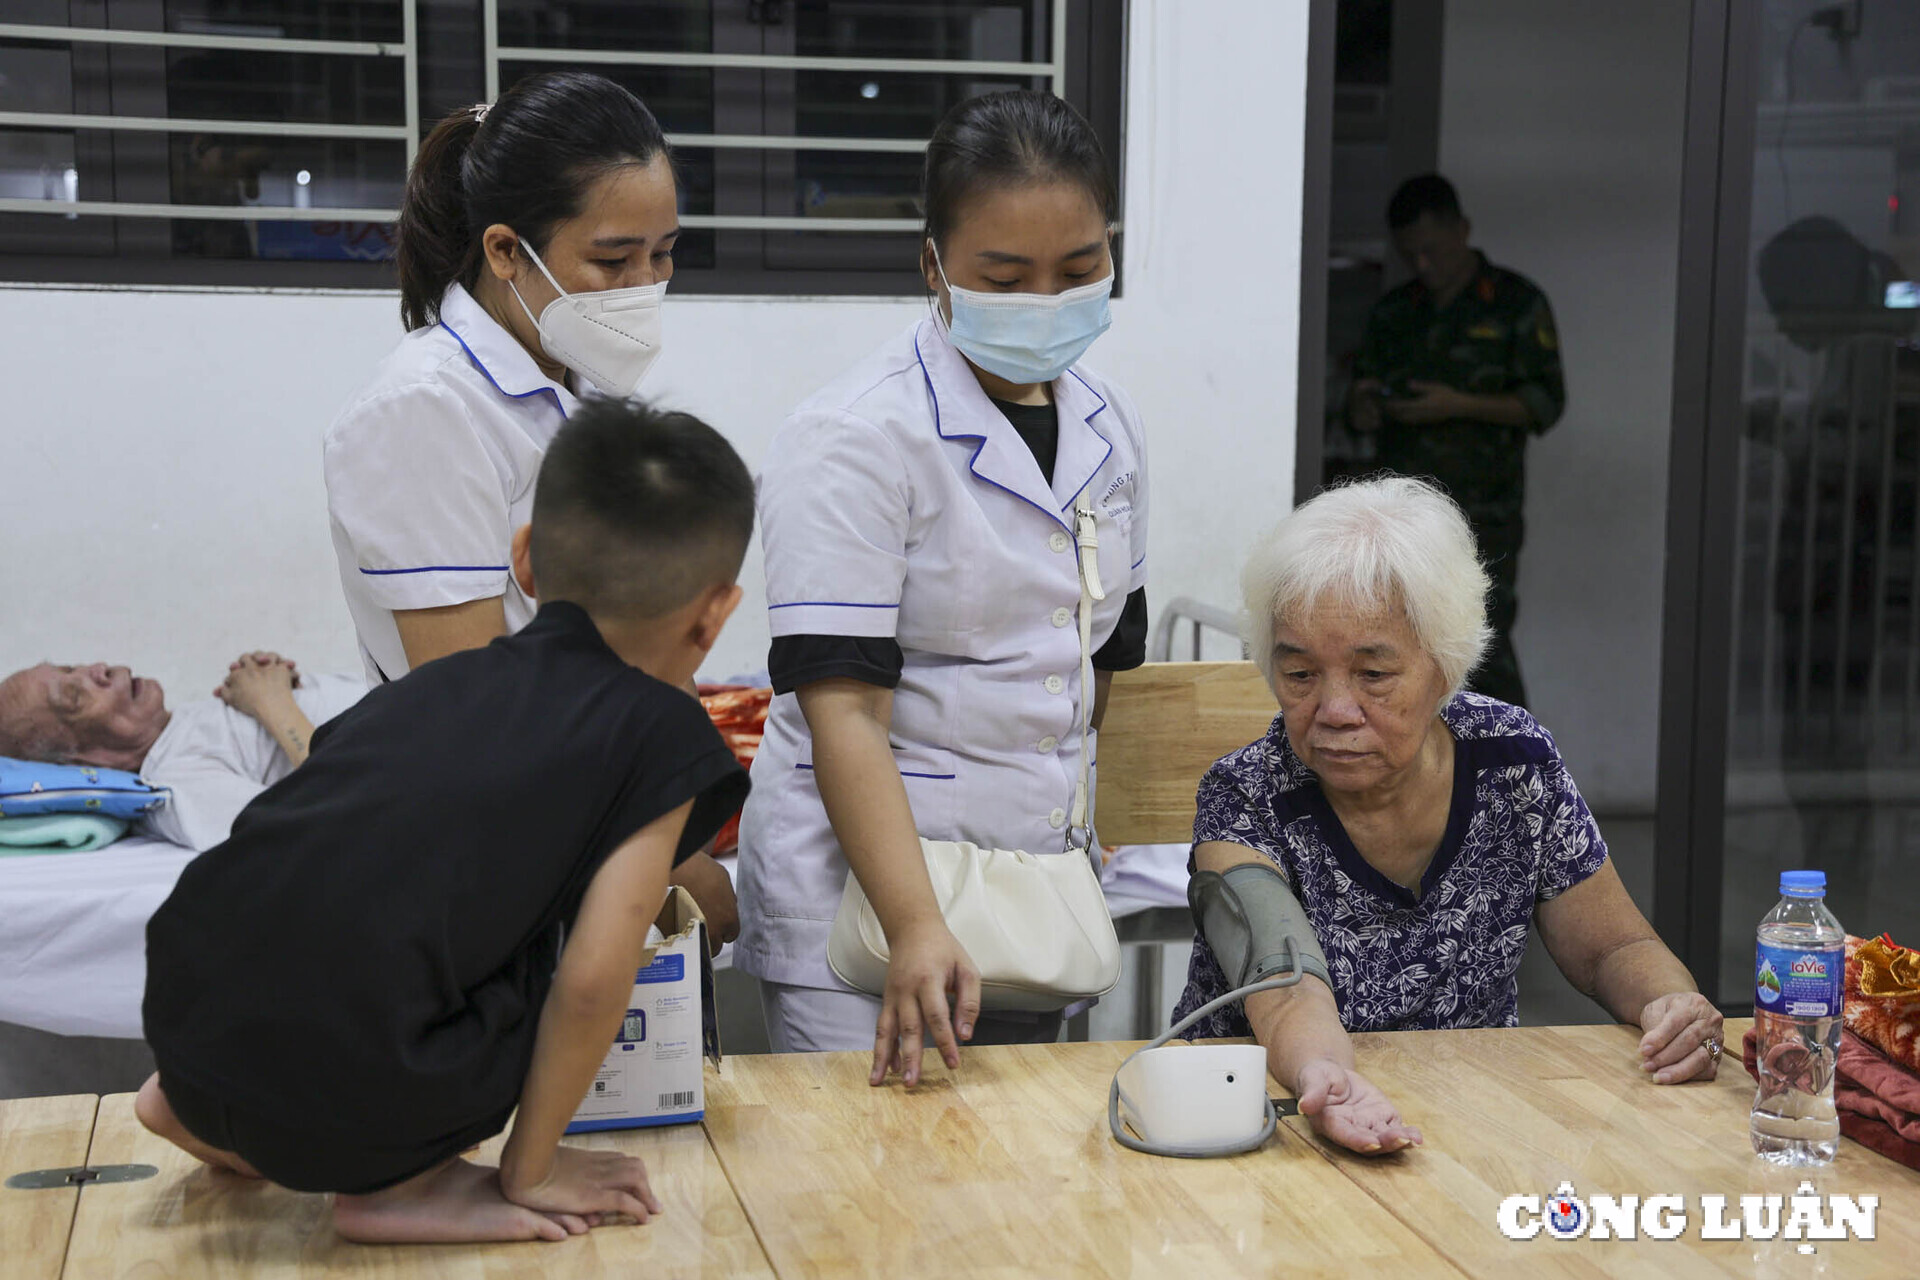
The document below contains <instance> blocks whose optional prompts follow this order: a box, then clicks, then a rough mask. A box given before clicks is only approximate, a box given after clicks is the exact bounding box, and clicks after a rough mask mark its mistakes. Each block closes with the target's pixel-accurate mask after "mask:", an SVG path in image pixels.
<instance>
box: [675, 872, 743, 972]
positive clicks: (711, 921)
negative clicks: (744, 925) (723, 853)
mask: <svg viewBox="0 0 1920 1280" xmlns="http://www.w3.org/2000/svg"><path fill="white" fill-rule="evenodd" d="M669 881H670V883H673V884H677V885H679V886H680V887H681V888H682V889H685V890H686V891H687V892H688V893H690V894H692V895H693V900H694V902H696V903H697V904H699V907H700V914H701V915H703V916H705V917H706V918H707V946H708V948H709V949H710V950H711V951H712V952H713V954H714V955H719V954H720V948H721V947H723V946H725V945H726V944H727V943H729V942H732V941H733V940H734V939H735V938H737V937H739V936H740V904H739V903H738V902H737V901H736V900H735V898H734V896H733V881H732V880H731V879H730V878H728V876H727V869H726V868H725V867H723V866H721V865H720V864H719V863H718V862H715V861H714V860H713V857H712V855H710V854H708V853H706V852H704V851H702V852H700V853H696V854H694V855H693V856H692V857H690V858H688V859H687V860H686V861H685V862H683V863H681V864H680V865H679V866H677V867H675V868H674V869H673V874H672V876H670V877H669Z"/></svg>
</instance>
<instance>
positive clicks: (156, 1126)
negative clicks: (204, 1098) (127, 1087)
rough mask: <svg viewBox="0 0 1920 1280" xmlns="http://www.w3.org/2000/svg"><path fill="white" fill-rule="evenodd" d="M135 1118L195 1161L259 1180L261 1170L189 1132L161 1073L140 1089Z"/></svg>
mask: <svg viewBox="0 0 1920 1280" xmlns="http://www.w3.org/2000/svg"><path fill="white" fill-rule="evenodd" d="M133 1114H134V1115H135V1116H136V1117H137V1118H138V1119H139V1121H140V1123H141V1124H143V1125H145V1126H146V1127H147V1129H148V1130H149V1131H150V1132H152V1133H155V1134H158V1135H159V1136H160V1137H162V1138H165V1139H166V1140H167V1141H168V1142H171V1143H172V1144H173V1145H174V1146H176V1147H179V1148H180V1149H181V1150H182V1151H184V1152H186V1153H187V1154H188V1155H190V1156H192V1157H193V1158H194V1159H196V1160H203V1161H205V1162H206V1163H207V1164H210V1165H212V1166H214V1167H215V1168H217V1169H225V1170H227V1171H228V1172H230V1173H237V1174H239V1175H240V1176H241V1177H243V1178H258V1177H259V1176H260V1171H259V1170H258V1169H256V1168H254V1167H253V1166H252V1165H250V1164H248V1163H247V1162H246V1161H245V1160H242V1159H241V1158H240V1157H239V1156H237V1155H235V1154H234V1153H233V1152H231V1151H222V1150H220V1148H218V1147H215V1146H210V1145H208V1144H207V1143H204V1142H202V1141H200V1139H198V1138H196V1137H194V1136H193V1134H191V1133H190V1132H188V1131H187V1126H185V1125H184V1124H181V1123H180V1117H179V1116H176V1115H175V1114H173V1104H172V1103H170V1102H168V1101H167V1095H166V1094H165V1093H164V1092H162V1091H161V1088H160V1073H159V1072H158V1071H156V1072H154V1073H153V1074H152V1075H150V1076H148V1077H147V1082H146V1083H145V1084H143V1085H141V1086H140V1092H139V1094H138V1096H136V1097H135V1098H134V1100H133Z"/></svg>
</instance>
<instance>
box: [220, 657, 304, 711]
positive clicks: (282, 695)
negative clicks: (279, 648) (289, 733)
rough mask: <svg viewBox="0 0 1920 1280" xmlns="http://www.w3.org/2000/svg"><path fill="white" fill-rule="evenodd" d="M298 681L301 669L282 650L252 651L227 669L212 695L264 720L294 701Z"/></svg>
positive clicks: (236, 708) (234, 707) (238, 709)
mask: <svg viewBox="0 0 1920 1280" xmlns="http://www.w3.org/2000/svg"><path fill="white" fill-rule="evenodd" d="M299 684H300V673H299V671H298V670H297V669H296V668H295V667H294V664H293V663H291V662H289V661H287V660H286V659H285V658H282V657H281V656H280V655H279V654H277V653H249V654H243V655H242V656H241V657H240V658H239V659H238V660H237V661H235V662H234V663H233V665H232V666H231V667H229V668H228V669H227V678H226V680H225V681H224V682H223V683H222V684H221V685H220V687H219V688H217V689H215V690H214V691H213V696H214V697H216V698H218V699H220V700H221V701H222V702H224V703H226V704H227V705H228V706H230V707H232V708H233V709H234V710H235V711H241V712H244V713H246V714H247V715H250V716H252V717H253V718H254V719H255V720H260V721H265V720H266V719H267V718H268V717H269V716H271V715H273V714H275V713H277V712H279V711H281V710H283V709H284V708H286V707H287V706H289V705H291V704H292V703H293V691H294V689H296V688H297V687H299Z"/></svg>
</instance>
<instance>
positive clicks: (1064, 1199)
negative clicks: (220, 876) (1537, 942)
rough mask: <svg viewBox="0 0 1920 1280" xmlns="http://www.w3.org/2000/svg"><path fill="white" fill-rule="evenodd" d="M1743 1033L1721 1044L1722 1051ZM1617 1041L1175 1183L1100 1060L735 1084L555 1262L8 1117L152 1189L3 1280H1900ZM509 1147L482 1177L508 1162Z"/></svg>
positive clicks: (47, 1245)
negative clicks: (1624, 1208)
mask: <svg viewBox="0 0 1920 1280" xmlns="http://www.w3.org/2000/svg"><path fill="white" fill-rule="evenodd" d="M1743 1027H1744V1024H1740V1023H1729V1025H1728V1032H1729V1035H1728V1039H1729V1040H1730V1041H1732V1042H1733V1043H1735V1044H1737V1043H1738V1037H1739V1032H1740V1031H1741V1030H1742V1029H1743ZM1636 1039H1637V1033H1636V1032H1635V1031H1634V1030H1633V1029H1632V1028H1625V1027H1549V1028H1528V1029H1521V1030H1507V1031H1433V1032H1401V1033H1394V1034H1388V1035H1363V1036H1359V1037H1357V1038H1356V1052H1357V1054H1358V1056H1359V1061H1360V1066H1361V1069H1362V1070H1363V1071H1364V1072H1366V1073H1367V1074H1368V1075H1369V1076H1370V1077H1371V1078H1372V1079H1374V1080H1375V1081H1376V1082H1378V1083H1379V1084H1380V1085H1381V1086H1382V1087H1383V1088H1385V1089H1386V1090H1387V1091H1388V1092H1389V1094H1390V1095H1391V1096H1392V1097H1393V1098H1394V1099H1395V1101H1397V1102H1398V1103H1399V1104H1400V1106H1401V1108H1402V1110H1403V1111H1404V1112H1405V1113H1406V1114H1407V1116H1408V1118H1409V1119H1410V1120H1411V1121H1413V1122H1414V1123H1416V1124H1418V1125H1419V1126H1420V1127H1421V1128H1422V1129H1423V1130H1424V1131H1425V1134H1426V1138H1427V1143H1426V1145H1425V1146H1424V1147H1422V1148H1419V1149H1417V1150H1414V1151H1409V1152H1406V1153H1403V1154H1400V1155H1397V1156H1393V1157H1390V1158H1386V1159H1366V1158H1362V1157H1358V1156H1353V1155H1349V1154H1347V1153H1345V1152H1343V1151H1340V1150H1338V1149H1337V1148H1333V1147H1330V1146H1328V1145H1326V1144H1324V1143H1322V1142H1320V1141H1319V1140H1318V1139H1317V1138H1316V1137H1314V1135H1313V1134H1312V1131H1311V1129H1310V1127H1309V1126H1308V1125H1307V1124H1306V1122H1305V1121H1303V1120H1299V1119H1290V1120H1287V1121H1286V1122H1285V1123H1284V1124H1283V1126H1282V1129H1281V1131H1280V1132H1279V1133H1278V1134H1277V1135H1276V1136H1275V1138H1274V1139H1273V1140H1272V1141H1271V1142H1269V1143H1268V1144H1267V1145H1266V1146H1265V1147H1264V1148H1262V1149H1261V1150H1259V1151H1257V1152H1253V1153H1250V1154H1247V1155H1242V1156H1235V1157H1231V1158H1228V1159H1219V1160H1172V1159H1163V1158H1159V1157H1155V1156H1146V1155H1141V1154H1138V1153H1135V1152H1131V1151H1127V1150H1125V1149H1123V1148H1121V1147H1119V1146H1118V1145H1117V1144H1115V1143H1114V1142H1113V1141H1112V1140H1111V1138H1110V1137H1109V1136H1108V1134H1107V1130H1106V1096H1107V1084H1108V1081H1109V1080H1110V1079H1111V1077H1112V1073H1113V1070H1114V1068H1115V1067H1116V1066H1117V1065H1118V1064H1119V1062H1120V1059H1121V1058H1122V1057H1124V1056H1125V1054H1126V1053H1127V1052H1128V1051H1129V1050H1130V1049H1131V1048H1132V1047H1133V1046H1131V1045H1129V1044H1120V1043H1105V1044H1101V1043H1096V1044H1055V1045H1034V1046H1018V1047H1008V1048H981V1049H972V1050H968V1051H967V1052H966V1055H965V1058H964V1060H963V1062H962V1064H961V1068H960V1070H959V1071H958V1072H957V1073H953V1074H949V1073H947V1072H946V1071H945V1070H944V1069H941V1068H940V1067H938V1065H937V1061H936V1065H935V1066H934V1067H933V1069H931V1070H930V1071H929V1072H928V1073H927V1078H926V1081H925V1083H924V1084H923V1085H922V1086H921V1087H920V1088H919V1089H917V1090H915V1091H914V1092H912V1093H908V1092H907V1091H906V1090H904V1089H902V1088H899V1087H897V1086H895V1087H888V1088H885V1089H871V1088H869V1087H868V1086H867V1084H866V1055H863V1054H815V1055H804V1056H803V1055H793V1056H785V1057H775V1056H758V1057H741V1058H733V1059H729V1060H728V1061H727V1063H726V1064H725V1065H724V1066H723V1067H722V1068H721V1069H720V1071H719V1072H718V1074H717V1075H716V1074H714V1073H712V1072H709V1074H708V1077H707V1084H708V1099H707V1119H706V1121H705V1123H704V1125H703V1126H699V1127H694V1126H683V1127H677V1128H671V1129H648V1130H634V1131H628V1132H624V1133H612V1134H597V1135H589V1136H587V1137H586V1138H585V1139H584V1141H586V1142H587V1143H590V1144H593V1145H608V1146H614V1147H618V1148H620V1149H622V1150H627V1151H631V1152H633V1153H634V1154H637V1155H640V1156H642V1157H643V1158H644V1159H645V1160H646V1161H647V1162H648V1166H649V1169H650V1171H651V1173H652V1179H653V1184H654V1187H655V1189H656V1190H657V1191H659V1192H660V1194H661V1195H662V1196H663V1197H664V1198H665V1200H666V1201H667V1212H666V1214H664V1215H663V1216H662V1217H661V1218H659V1219H657V1220H656V1221H655V1222H654V1223H653V1224H651V1225H649V1226H647V1227H639V1228H636V1227H614V1228H602V1229H600V1230H597V1231H594V1232H591V1233H590V1234H589V1235H587V1236H585V1237H580V1238H576V1239H573V1240H569V1241H567V1242H565V1243H563V1244H554V1245H542V1244H524V1245H489V1246H427V1247H413V1248H406V1249H390V1248H372V1247H364V1246H358V1245H349V1244H345V1243H343V1242H341V1241H339V1240H337V1239H336V1238H335V1237H334V1235H333V1233H332V1231H331V1229H330V1227H329V1226H328V1223H327V1215H326V1202H325V1199H324V1198H323V1197H320V1196H305V1195H297V1194H295V1193H292V1192H287V1191H282V1190H279V1189H278V1188H274V1187H268V1186H262V1185H260V1184H257V1183H249V1182H247V1181H245V1180H243V1179H239V1178H235V1177H233V1176H231V1175H228V1174H224V1173H215V1172H214V1171H212V1170H209V1169H206V1168H204V1167H202V1166H200V1165H198V1164H197V1163H196V1162H195V1161H193V1160H192V1159H190V1158H189V1157H187V1156H186V1155H185V1153H183V1152H180V1151H178V1150H177V1149H175V1148H173V1147H172V1146H170V1145H169V1144H167V1143H164V1142H161V1141H159V1140H158V1139H155V1138H153V1137H152V1136H151V1135H149V1134H147V1133H146V1132H145V1131H144V1130H143V1129H141V1128H140V1127H139V1125H138V1124H137V1123H136V1122H135V1120H134V1118H133V1113H132V1095H115V1096H112V1097H108V1098H103V1099H99V1100H97V1106H96V1100H95V1099H93V1098H92V1097H74V1098H37V1099H27V1100H22V1101H19V1102H0V1176H5V1175H8V1174H11V1173H15V1172H19V1171H21V1170H23V1169H28V1168H38V1167H48V1166H54V1165H67V1164H79V1163H82V1162H83V1161H84V1162H85V1163H90V1164H95V1165H98V1164H110V1163H122V1162H132V1161H143V1162H146V1163H149V1164H153V1165H156V1166H158V1167H159V1168H160V1174H159V1176H158V1177H156V1178H153V1179H151V1180H148V1181H145V1182H135V1183H123V1184H115V1185H94V1186H88V1187H86V1188H85V1189H83V1190H78V1191H74V1190H57V1191H33V1192H26V1191H5V1190H0V1259H3V1260H4V1265H3V1266H0V1272H4V1275H5V1277H6V1280H14V1277H16V1276H19V1277H28V1278H30V1280H42V1278H43V1277H44V1278H50V1277H53V1276H57V1275H64V1276H68V1277H76V1278H78V1277H86V1278H89V1280H91V1278H92V1277H121V1276H127V1277H131V1276H140V1277H143V1278H144V1277H152V1278H153V1280H168V1278H170V1277H189V1276H191V1277H202V1276H205V1277H214V1278H216V1280H217V1278H219V1277H225V1276H284V1277H293V1276H302V1277H306V1276H320V1275H341V1274H353V1275H370V1276H389V1275H391V1276H402V1275H404V1276H427V1277H439V1276H448V1277H464V1276H476V1277H479V1276H485V1277H492V1276H510V1275H522V1274H537V1275H544V1276H552V1277H560V1278H565V1277H573V1276H600V1275H628V1274H635V1275H639V1274H645V1275H650V1276H652V1275H665V1276H676V1275H689V1276H692V1275H701V1276H705V1275H712V1276H734V1275H741V1276H767V1275H777V1276H780V1277H803V1276H806V1277H812V1276H821V1277H825V1276H843V1275H845V1276H850V1275H882V1274H884V1275H888V1276H899V1275H911V1276H918V1275H949V1274H967V1275H985V1276H1030V1275H1049V1276H1052V1275H1093V1276H1136V1275H1137V1276H1170V1277H1172V1276H1178V1277H1184V1276H1186V1275H1190V1274H1207V1275H1271V1274H1280V1273H1285V1274H1289V1275H1291V1274H1300V1275H1319V1274H1325V1275H1340V1276H1353V1275H1372V1274H1392V1275H1394V1276H1395V1277H1396V1280H1401V1278H1402V1277H1413V1276H1447V1277H1459V1276H1486V1275H1492V1276H1503V1275H1527V1276H1533V1275H1582V1276H1609V1275H1612V1276H1635V1277H1638V1276H1664V1275H1674V1276H1680V1275H1685V1276H1694V1275H1703V1274H1704V1275H1720V1274H1726V1275H1739V1276H1831V1277H1848V1278H1851V1277H1855V1276H1861V1277H1873V1276H1914V1275H1920V1173H1915V1172H1913V1171H1911V1170H1907V1169H1904V1168H1901V1167H1900V1166H1899V1165H1896V1164H1894V1163H1893V1162H1892V1161H1889V1160H1886V1159H1884V1158H1882V1157H1880V1156H1877V1155H1874V1154H1873V1153H1871V1152H1869V1151H1866V1150H1865V1149H1864V1148H1861V1147H1859V1146H1856V1145H1854V1144H1853V1143H1851V1142H1843V1144H1842V1148H1841V1155H1840V1158H1839V1160H1838V1161H1837V1162H1836V1163H1835V1164H1834V1165H1833V1166H1831V1167H1830V1168H1828V1169H1826V1170H1822V1171H1817V1172H1814V1173H1812V1174H1811V1175H1806V1174H1803V1173H1802V1172H1800V1171H1783V1170H1775V1169H1773V1168H1772V1167H1771V1166H1768V1165H1764V1164H1763V1163H1762V1162H1760V1161H1758V1160H1756V1159H1755V1158H1754V1156H1753V1154H1752V1151H1751V1148H1750V1147H1749V1145H1748V1139H1747V1123H1746V1114H1747V1107H1748V1105H1749V1103H1750V1102H1751V1099H1752V1083H1751V1081H1750V1080H1749V1079H1748V1077H1747V1075H1746V1073H1745V1072H1744V1071H1742V1070H1741V1069H1740V1068H1739V1065H1738V1063H1737V1062H1735V1061H1733V1060H1731V1059H1729V1060H1728V1061H1727V1062H1725V1063H1723V1064H1722V1070H1721V1073H1720V1078H1719V1080H1718V1081H1716V1082H1714V1083H1712V1084H1699V1085H1686V1086H1679V1087H1665V1088H1663V1087H1659V1086H1656V1085H1653V1084H1651V1083H1649V1082H1648V1081H1647V1080H1646V1079H1645V1078H1644V1077H1643V1076H1642V1075H1641V1073H1640V1072H1639V1070H1638V1068H1637V1065H1636V1063H1635V1060H1634V1046H1635V1042H1636ZM498 1143H499V1139H495V1141H494V1143H493V1144H490V1145H489V1147H488V1148H487V1149H485V1150H483V1151H482V1153H481V1158H482V1159H488V1158H493V1157H496V1156H497V1151H498ZM1803 1177H1807V1178H1808V1180H1810V1181H1812V1182H1813V1183H1814V1184H1815V1186H1816V1188H1817V1189H1818V1190H1820V1191H1822V1192H1842V1193H1846V1194H1849V1195H1853V1196H1855V1197H1859V1196H1863V1195H1877V1196H1879V1197H1880V1201H1879V1208H1878V1213H1877V1215H1876V1226H1877V1228H1878V1238H1877V1239H1876V1240H1873V1241H1819V1242H1814V1248H1813V1251H1812V1252H1801V1250H1800V1244H1801V1243H1802V1242H1799V1241H1790V1240H1784V1239H1782V1240H1773V1241H1753V1240H1740V1241H1712V1240H1705V1239H1702V1238H1701V1234H1700V1229H1701V1218H1702V1216H1703V1215H1702V1212H1701V1206H1700V1200H1699V1198H1700V1196H1701V1195H1703V1194H1721V1195H1725V1196H1726V1197H1728V1202H1729V1216H1730V1217H1731V1218H1734V1219H1736V1220H1737V1219H1738V1218H1739V1215H1740V1205H1739V1198H1740V1197H1741V1196H1742V1195H1745V1194H1749V1193H1753V1194H1771V1195H1780V1196H1783V1197H1790V1196H1791V1195H1792V1194H1793V1192H1794V1189H1795V1187H1796V1186H1797V1185H1798V1183H1799V1182H1800V1181H1801V1180H1802V1178H1803ZM1563 1181H1567V1182H1571V1183H1572V1184H1573V1185H1574V1189H1575V1193H1576V1194H1577V1195H1579V1196H1581V1197H1583V1198H1585V1197H1588V1196H1591V1195H1595V1194H1607V1195H1613V1196H1626V1195H1638V1196H1641V1197H1643V1198H1644V1197H1646V1196H1649V1195H1653V1194H1657V1193H1674V1194H1678V1195H1681V1196H1683V1197H1685V1202H1684V1203H1685V1206H1686V1211H1687V1214H1688V1219H1689V1220H1688V1225H1687V1228H1686V1231H1685V1233H1684V1234H1683V1235H1682V1236H1681V1238H1680V1239H1677V1240H1674V1241H1671V1242H1668V1241H1658V1240H1652V1239H1647V1238H1644V1237H1643V1238H1639V1239H1634V1240H1595V1239H1591V1238H1589V1239H1581V1240H1573V1241H1559V1240H1553V1239H1549V1238H1548V1237H1547V1236H1545V1235H1544V1234H1543V1235H1541V1236H1538V1237H1536V1238H1534V1239H1532V1240H1528V1241H1510V1240H1507V1239H1506V1238H1505V1237H1503V1236H1502V1235H1501V1234H1500V1232H1499V1229H1498V1227H1497V1225H1496V1213H1497V1211H1498V1209H1499V1206H1500V1202H1501V1200H1502V1199H1503V1198H1505V1197H1507V1196H1510V1195H1517V1194H1534V1195H1538V1196H1541V1197H1543V1198H1544V1197H1545V1196H1547V1195H1548V1194H1550V1193H1552V1192H1554V1191H1555V1190H1556V1189H1557V1188H1558V1186H1559V1185H1560V1183H1561V1182H1563Z"/></svg>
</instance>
